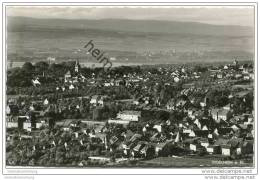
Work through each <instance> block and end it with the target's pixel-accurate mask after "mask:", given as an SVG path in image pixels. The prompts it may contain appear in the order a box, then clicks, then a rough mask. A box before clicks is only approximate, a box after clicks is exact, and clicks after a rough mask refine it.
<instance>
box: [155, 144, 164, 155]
mask: <svg viewBox="0 0 260 180" xmlns="http://www.w3.org/2000/svg"><path fill="white" fill-rule="evenodd" d="M166 144H167V142H163V143H158V144H156V145H155V153H156V154H157V155H158V154H160V152H161V151H163V148H164V147H165V146H166Z"/></svg>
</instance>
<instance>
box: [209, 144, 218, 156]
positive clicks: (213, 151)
mask: <svg viewBox="0 0 260 180" xmlns="http://www.w3.org/2000/svg"><path fill="white" fill-rule="evenodd" d="M206 150H207V152H208V153H209V154H220V153H221V147H220V146H219V145H215V144H213V145H208V146H207V148H206Z"/></svg>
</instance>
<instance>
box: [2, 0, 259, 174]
mask: <svg viewBox="0 0 260 180" xmlns="http://www.w3.org/2000/svg"><path fill="white" fill-rule="evenodd" d="M78 1H79V0H78ZM80 1H81V0H80ZM5 2H7V1H4V3H5ZM12 2H14V1H9V2H7V3H5V4H2V5H3V11H4V12H3V13H5V6H6V5H26V6H27V5H36V4H37V5H39V6H40V5H61V6H63V5H64V6H66V5H73V4H75V5H89V6H96V5H98V6H100V5H105V6H107V5H111V6H114V5H122V6H142V5H145V6H148V5H165V6H170V5H171V6H172V5H178V6H182V5H184V6H186V5H190V6H193V5H196V6H197V5H202V6H207V5H210V6H213V5H218V6H220V5H224V6H229V5H230V6H232V5H241V6H249V5H250V6H254V7H255V17H256V18H255V24H256V25H257V24H258V17H257V14H256V13H257V4H256V3H254V2H253V3H243V2H241V3H234V2H229V3H222V2H217V3H207V2H205V3H197V2H191V3H170V2H168V3H163V4H162V3H157V2H153V3H149V4H148V3H109V4H108V3H88V4H86V3H73V4H72V3H68V2H64V1H60V2H62V3H24V2H20V3H12ZM16 2H17V1H16ZM102 2H105V1H102ZM189 2H190V1H189ZM202 2H203V1H202ZM223 2H225V1H223ZM1 14H2V9H1ZM1 21H2V20H1ZM1 24H3V25H4V24H5V19H4V18H3V21H2V22H1ZM1 31H2V28H1ZM256 32H257V26H255V33H256ZM3 35H4V36H3V37H4V38H3V39H2V41H3V44H1V51H2V45H4V46H5V35H6V32H5V28H3ZM257 39H258V37H257V34H255V67H256V68H257V67H258V62H257V57H258V56H257V54H258V51H257V45H258V44H257ZM2 55H3V60H2V61H1V67H2V72H4V70H5V66H6V64H5V60H4V59H5V57H6V52H4V51H3V52H2ZM256 68H255V69H256ZM255 76H256V78H255V83H256V84H255V99H256V98H258V97H257V93H256V92H257V91H258V88H257V85H258V72H255ZM5 79H6V74H5V73H3V76H1V83H2V88H1V92H2V94H3V96H2V97H3V98H2V102H1V105H0V108H1V109H2V110H3V112H5V105H4V104H5V89H6V87H5V83H3V82H5ZM255 105H256V106H255V111H256V112H257V110H258V106H257V104H255ZM255 119H256V121H255V122H256V127H258V123H257V119H258V117H257V116H255ZM2 120H3V121H2V125H4V123H5V113H3V114H2ZM255 129H256V128H255ZM2 135H3V136H2ZM257 135H258V132H257V131H255V137H257ZM1 137H2V138H1V143H2V141H4V142H5V128H3V132H2V133H1ZM257 140H258V139H256V140H255V143H257ZM255 147H256V149H255V152H258V149H257V146H255ZM4 149H5V146H4V147H3V149H1V154H2V152H3V150H4ZM257 154H258V153H255V160H257V159H258V157H257ZM0 160H1V162H4V169H3V172H2V173H3V174H24V175H28V174H198V175H205V174H203V173H202V170H209V168H206V169H196V168H185V169H183V168H164V169H158V168H149V169H148V168H145V169H141V168H140V169H132V168H129V169H125V168H117V169H115V168H71V169H68V168H55V169H50V168H45V167H44V168H30V167H26V168H24V167H16V168H14V167H11V169H6V168H5V155H4V156H3V157H2V155H1V159H0ZM3 160H4V161H3ZM257 165H258V164H257V163H255V166H256V167H255V168H225V170H230V169H232V170H234V171H235V170H244V173H242V174H244V175H247V174H248V173H246V172H245V171H247V170H250V169H251V170H252V173H249V174H248V175H250V174H256V173H257ZM1 166H2V163H1ZM1 168H2V167H1ZM210 170H213V171H214V172H215V173H208V174H210V175H212V174H227V173H218V172H220V171H221V170H222V171H223V170H224V168H220V169H219V168H210ZM213 171H212V172H213ZM228 174H234V173H228ZM104 178H105V177H104Z"/></svg>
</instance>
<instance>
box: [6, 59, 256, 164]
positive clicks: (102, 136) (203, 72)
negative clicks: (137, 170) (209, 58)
mask: <svg viewBox="0 0 260 180" xmlns="http://www.w3.org/2000/svg"><path fill="white" fill-rule="evenodd" d="M101 71H102V69H101V68H87V67H81V66H80V63H79V62H78V61H70V62H64V63H55V62H49V63H47V62H44V61H42V62H37V63H35V64H31V63H29V62H26V63H25V64H24V65H23V67H21V68H12V69H9V70H8V73H7V102H6V132H7V134H6V152H7V156H6V163H7V164H8V165H25V166H138V165H139V164H142V166H178V164H177V163H175V162H176V161H177V160H178V159H179V158H181V159H182V160H181V161H182V162H187V163H186V164H181V165H182V166H223V164H212V162H216V161H217V160H222V161H233V162H239V163H236V164H235V165H237V166H245V165H246V166H248V165H249V166H252V163H253V152H254V135H255V133H254V129H255V127H254V69H253V64H252V62H238V61H236V60H235V61H234V62H232V63H229V64H228V63H225V64H214V65H207V64H203V65H202V64H198V65H196V64H195V65H194V64H183V65H170V64H169V65H156V66H155V65H143V66H121V67H113V68H112V69H111V71H109V73H106V74H102V73H100V72H101ZM167 158H168V159H169V160H170V163H169V160H167ZM201 159H203V160H205V161H203V162H202V161H201ZM191 161H192V163H189V162H191ZM224 165H226V164H224ZM232 166H234V164H232Z"/></svg>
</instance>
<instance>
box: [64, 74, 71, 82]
mask: <svg viewBox="0 0 260 180" xmlns="http://www.w3.org/2000/svg"><path fill="white" fill-rule="evenodd" d="M70 80H71V73H70V71H68V72H67V73H66V74H65V75H64V82H65V83H66V82H69V81H70Z"/></svg>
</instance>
